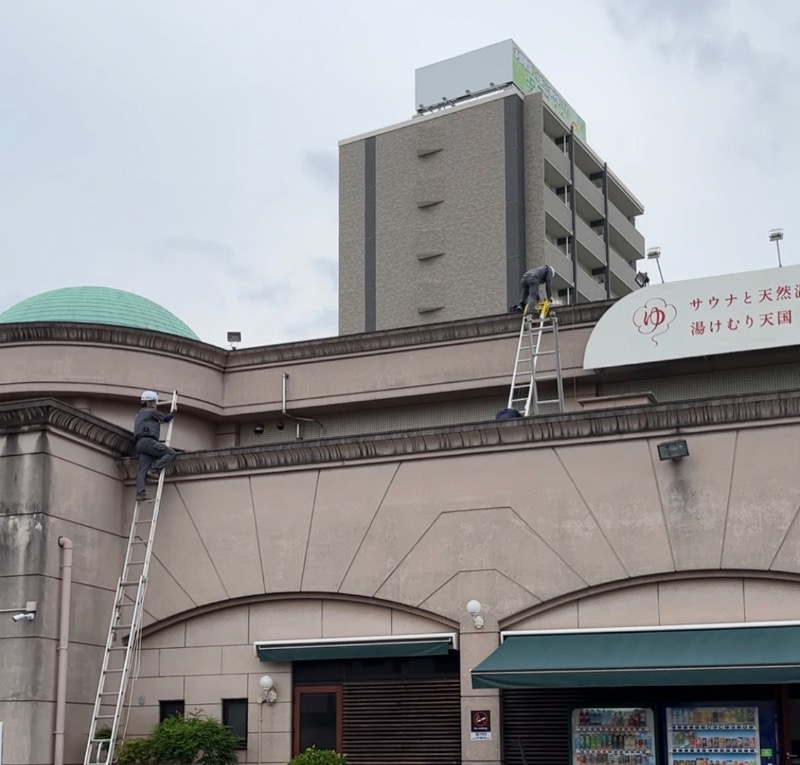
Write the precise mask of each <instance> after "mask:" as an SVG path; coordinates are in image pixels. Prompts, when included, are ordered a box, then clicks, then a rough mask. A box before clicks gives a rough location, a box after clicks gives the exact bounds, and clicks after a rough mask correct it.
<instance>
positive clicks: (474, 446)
mask: <svg viewBox="0 0 800 765" xmlns="http://www.w3.org/2000/svg"><path fill="white" fill-rule="evenodd" d="M788 418H798V419H800V391H793V392H790V393H778V394H765V395H757V396H731V397H729V398H720V399H713V400H707V401H689V402H682V403H668V404H658V405H644V406H632V407H626V408H620V409H611V410H594V411H588V412H569V413H566V414H562V415H553V416H547V417H535V418H534V417H531V418H527V419H520V420H508V421H504V422H485V423H478V424H471V425H454V426H449V427H438V428H428V429H425V430H416V431H403V432H399V433H390V434H380V435H373V436H369V435H366V436H365V435H362V436H353V437H349V438H338V439H326V440H320V441H304V442H301V443H295V442H293V443H288V444H275V445H270V446H247V447H234V448H230V449H219V450H213V451H202V452H187V453H183V454H180V455H179V456H178V459H177V460H176V461H175V462H173V463H172V465H171V466H170V467H171V470H170V473H171V474H172V475H177V476H197V475H211V474H215V473H231V472H241V471H259V470H269V469H276V468H278V469H280V468H293V467H303V466H311V465H317V464H324V463H342V462H358V461H362V460H374V459H396V458H402V457H408V456H414V455H424V454H431V455H435V454H443V453H447V452H455V451H474V450H483V449H487V448H491V447H513V446H521V445H524V444H532V443H552V442H559V441H569V440H577V439H599V438H609V437H619V436H630V435H636V434H646V433H652V432H664V431H676V430H680V429H686V428H690V429H691V428H698V427H718V426H725V425H735V424H737V423H745V422H748V423H753V422H763V421H770V420H773V421H774V420H781V419H788ZM37 428H38V429H42V428H55V429H58V430H61V431H63V432H65V433H69V434H71V435H73V436H76V437H78V438H81V439H83V440H85V441H88V442H90V443H93V444H97V445H98V446H102V447H104V448H106V449H108V450H110V451H111V452H113V453H115V454H117V455H120V456H121V457H123V459H122V460H121V464H122V467H123V469H124V471H125V473H126V475H127V477H128V478H132V477H133V476H134V475H135V471H136V461H135V459H133V458H127V459H126V457H128V455H132V454H133V439H132V437H131V433H130V432H128V431H126V430H124V429H123V428H119V427H117V426H115V425H112V424H110V423H108V422H106V421H104V420H101V419H99V418H97V417H94V416H92V415H90V414H87V413H86V412H82V411H80V410H79V409H75V408H73V407H71V406H69V405H67V404H64V403H62V402H60V401H56V400H55V399H51V398H42V399H34V400H30V401H19V402H14V403H7V404H0V434H9V433H19V432H25V431H28V430H36V429H37Z"/></svg>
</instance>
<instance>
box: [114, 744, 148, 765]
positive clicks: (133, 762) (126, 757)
mask: <svg viewBox="0 0 800 765" xmlns="http://www.w3.org/2000/svg"><path fill="white" fill-rule="evenodd" d="M114 760H115V762H116V763H117V765H154V763H155V762H156V759H155V756H154V755H153V749H152V746H151V745H150V740H149V739H147V738H128V739H125V741H123V742H122V743H121V744H120V745H119V746H118V747H117V751H116V752H115V753H114Z"/></svg>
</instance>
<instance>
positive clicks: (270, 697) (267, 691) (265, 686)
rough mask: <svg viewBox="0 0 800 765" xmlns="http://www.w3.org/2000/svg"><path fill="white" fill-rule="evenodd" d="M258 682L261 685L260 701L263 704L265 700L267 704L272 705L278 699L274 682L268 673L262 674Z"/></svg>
mask: <svg viewBox="0 0 800 765" xmlns="http://www.w3.org/2000/svg"><path fill="white" fill-rule="evenodd" d="M258 684H259V686H261V696H262V698H261V700H260V701H261V703H262V704H263V703H264V702H265V701H266V702H267V704H269V705H270V706H272V705H273V704H274V703H275V702H276V701H277V700H278V692H277V691H276V690H275V683H273V682H272V678H271V677H270V676H269V675H262V676H261V678H260V679H259V681H258Z"/></svg>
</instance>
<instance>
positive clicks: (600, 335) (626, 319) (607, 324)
mask: <svg viewBox="0 0 800 765" xmlns="http://www.w3.org/2000/svg"><path fill="white" fill-rule="evenodd" d="M792 345H800V266H788V267H785V268H769V269H765V270H763V271H747V272H745V273H741V274H727V275H725V276H712V277H707V278H704V279H688V280H686V281H682V282H670V283H667V284H656V285H651V286H648V287H645V288H643V289H641V290H638V291H636V292H632V293H631V294H630V295H626V296H625V297H623V298H621V299H620V300H618V301H617V302H616V303H614V304H613V305H612V306H611V307H610V308H609V309H608V311H606V313H605V314H604V315H603V316H602V318H601V319H600V321H599V322H598V323H597V326H596V327H595V328H594V330H593V331H592V334H591V336H590V337H589V342H588V343H587V345H586V352H585V354H584V357H583V368H584V369H603V368H607V367H620V366H628V365H631V364H647V363H652V362H657V361H667V360H670V359H688V358H693V357H697V356H714V355H718V354H721V353H738V352H741V351H754V350H759V349H762V348H778V347H782V346H792Z"/></svg>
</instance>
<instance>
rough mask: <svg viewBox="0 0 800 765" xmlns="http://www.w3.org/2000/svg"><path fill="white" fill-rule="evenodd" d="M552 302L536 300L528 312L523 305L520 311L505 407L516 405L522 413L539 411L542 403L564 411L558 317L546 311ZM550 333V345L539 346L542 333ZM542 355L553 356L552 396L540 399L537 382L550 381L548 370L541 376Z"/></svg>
mask: <svg viewBox="0 0 800 765" xmlns="http://www.w3.org/2000/svg"><path fill="white" fill-rule="evenodd" d="M551 307H552V302H551V301H550V300H543V301H541V302H539V303H536V304H535V306H534V307H533V310H534V311H535V312H537V313H532V312H530V311H529V310H528V309H529V308H530V304H529V305H528V306H527V307H526V308H525V313H524V314H523V315H522V326H521V327H520V330H519V342H518V343H517V359H516V362H515V363H514V374H513V376H512V378H511V390H510V392H509V394H508V408H509V409H516V410H517V411H518V412H519V413H520V414H521V415H522V416H523V417H528V416H529V415H531V414H541V413H542V412H541V407H543V406H548V405H550V406H555V405H557V406H558V411H559V412H563V411H564V381H563V378H562V376H561V356H560V354H559V352H558V317H557V316H556V315H555V314H554V313H550V308H551ZM548 334H550V335H552V337H553V342H552V347H551V348H550V349H548V350H542V337H543V336H545V335H548ZM542 356H554V357H555V365H554V366H555V369H554V370H552V371H555V382H556V395H557V397H556V398H554V399H547V400H545V399H542V397H541V391H540V387H539V386H540V385H541V383H542V382H543V381H548V382H550V381H552V380H553V374H552V371H550V372H549V373H546V376H542V374H541V373H540V371H539V364H538V362H539V359H540V358H541V357H542Z"/></svg>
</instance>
